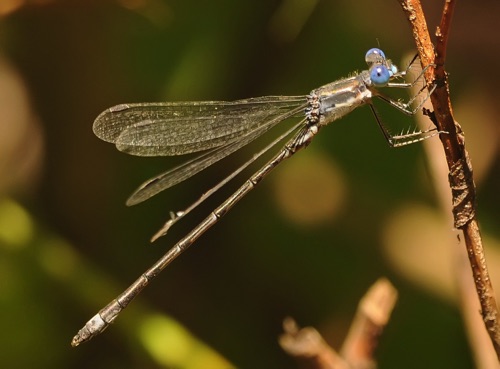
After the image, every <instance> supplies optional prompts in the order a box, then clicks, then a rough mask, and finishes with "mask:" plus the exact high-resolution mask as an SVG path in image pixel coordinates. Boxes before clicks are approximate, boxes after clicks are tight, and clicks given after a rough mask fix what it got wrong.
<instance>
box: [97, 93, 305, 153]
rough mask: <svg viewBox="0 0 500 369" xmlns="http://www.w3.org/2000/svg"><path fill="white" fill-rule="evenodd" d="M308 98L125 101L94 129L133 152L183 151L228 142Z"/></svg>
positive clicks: (103, 136) (257, 127)
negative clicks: (136, 102) (126, 102)
mask: <svg viewBox="0 0 500 369" xmlns="http://www.w3.org/2000/svg"><path fill="white" fill-rule="evenodd" d="M305 103H306V97H305V96H266V97H258V98H252V99H246V100H238V101H233V102H226V101H202V102H177V103H168V102H165V103H140V104H122V105H117V106H114V107H112V108H110V109H108V110H106V111H104V112H103V113H101V114H100V115H99V116H98V117H97V119H96V120H95V122H94V126H93V129H94V133H95V134H96V135H97V137H99V138H101V139H102V140H104V141H108V142H111V143H114V144H115V145H116V147H117V148H118V149H119V150H120V151H123V152H126V153H128V154H132V155H139V156H171V155H182V154H187V153H192V152H198V151H203V150H209V149H213V148H215V147H220V146H224V145H227V144H228V143H230V142H233V141H236V140H238V139H239V138H240V137H242V136H245V135H247V134H249V133H250V132H254V131H255V130H258V129H259V128H260V127H262V126H265V125H267V124H269V123H270V122H272V121H274V119H275V118H276V117H279V116H281V115H283V114H285V113H286V112H288V111H290V110H293V109H295V108H297V107H299V106H304V104H305ZM300 113H301V112H297V113H296V114H297V115H298V114H300Z"/></svg>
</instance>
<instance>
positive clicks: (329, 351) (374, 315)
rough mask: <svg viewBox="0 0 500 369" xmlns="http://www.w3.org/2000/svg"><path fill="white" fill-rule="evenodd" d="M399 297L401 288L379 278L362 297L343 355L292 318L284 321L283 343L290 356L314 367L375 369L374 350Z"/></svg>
mask: <svg viewBox="0 0 500 369" xmlns="http://www.w3.org/2000/svg"><path fill="white" fill-rule="evenodd" d="M396 300H397V291H396V289H395V288H394V287H393V286H392V284H391V283H390V282H389V281H388V280H387V279H385V278H381V279H379V280H378V281H377V282H375V284H374V285H373V286H372V287H371V288H370V289H369V290H368V292H367V293H366V294H365V296H364V297H363V298H362V299H361V301H360V303H359V306H358V311H357V312H356V316H355V317H354V320H353V322H352V324H351V328H350V330H349V333H348V334H347V338H346V339H345V341H344V344H343V346H342V349H341V351H340V354H339V353H337V352H336V351H335V350H334V349H333V348H331V347H330V346H328V344H327V343H326V342H325V341H324V339H323V338H322V337H321V335H320V334H319V332H318V331H317V330H316V329H314V328H312V327H306V328H302V329H299V327H298V326H297V323H296V322H295V321H294V320H293V319H292V318H287V319H285V321H284V322H283V329H284V331H285V333H284V334H283V335H281V337H280V340H279V342H280V345H281V347H282V348H283V350H285V352H287V353H288V354H289V355H290V356H292V357H294V358H295V359H296V360H297V361H299V362H300V363H302V364H304V365H305V366H307V367H308V368H312V369H373V368H375V367H376V364H375V360H374V358H373V352H374V350H375V348H376V347H377V344H378V341H379V337H380V335H381V333H382V331H383V329H384V327H385V326H386V325H387V323H388V321H389V318H390V316H391V313H392V310H393V308H394V305H395V304H396Z"/></svg>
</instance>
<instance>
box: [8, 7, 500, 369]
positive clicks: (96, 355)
mask: <svg viewBox="0 0 500 369" xmlns="http://www.w3.org/2000/svg"><path fill="white" fill-rule="evenodd" d="M0 4H1V5H0V15H1V16H2V18H1V22H2V27H1V28H0V29H1V33H0V42H1V45H2V54H1V55H0V173H1V175H0V197H1V198H2V200H1V201H0V276H1V278H0V281H1V282H0V319H1V320H0V325H1V326H2V330H1V333H0V347H2V349H1V350H0V362H1V363H2V366H3V367H9V368H10V367H15V368H35V367H36V368H51V369H56V368H68V367H71V368H75V369H76V368H88V367H92V368H109V367H112V368H116V367H121V368H160V367H165V368H166V367H175V368H228V367H233V366H234V367H239V368H278V367H295V363H294V362H292V361H291V359H289V358H288V357H287V356H286V355H285V354H284V353H282V352H281V350H280V348H279V346H278V344H277V337H278V335H279V333H280V330H281V321H282V319H283V318H284V317H285V316H287V315H291V316H293V317H294V318H296V319H297V321H298V322H299V324H302V325H313V326H315V327H316V328H317V329H318V330H319V331H320V332H322V334H323V335H324V336H325V337H326V338H327V339H328V340H329V342H330V343H331V344H332V345H333V346H338V345H339V344H340V343H341V342H342V339H343V337H344V335H345V332H346V330H347V328H348V326H349V322H350V319H351V317H352V315H353V313H354V311H355V309H356V305H357V302H358V299H359V298H360V297H361V296H362V295H363V294H364V292H365V290H366V289H367V288H368V287H369V286H370V285H371V284H372V283H373V282H374V281H375V280H376V279H377V278H378V277H380V276H388V277H389V278H390V279H391V281H392V282H393V283H394V284H395V285H396V287H397V288H398V290H399V295H400V299H399V303H398V305H397V306H396V310H395V312H394V316H393V319H392V320H391V322H390V323H389V326H388V328H387V330H386V332H384V334H383V336H382V340H381V345H380V348H379V350H378V359H379V366H380V367H381V368H401V367H405V368H423V367H425V368H443V367H452V368H470V367H472V366H473V364H472V359H471V356H470V353H469V349H468V346H467V338H466V332H465V331H464V329H463V325H462V322H461V318H460V313H459V311H458V309H457V307H456V297H454V296H455V294H454V292H453V290H454V286H453V278H451V277H449V274H450V273H451V272H450V270H452V269H453V257H452V256H450V255H449V254H448V253H447V252H444V251H443V250H445V249H449V248H450V247H452V246H456V245H455V244H453V242H451V243H450V242H449V238H450V235H452V236H453V233H451V229H452V225H451V223H448V222H447V221H446V219H448V218H447V217H446V215H444V214H442V213H441V212H440V208H439V201H438V199H437V196H436V190H435V189H434V188H433V182H432V180H431V178H430V176H429V170H428V167H427V164H426V158H425V155H424V152H423V149H422V147H423V146H422V145H413V146H411V147H405V148H401V149H389V148H388V147H387V145H386V144H385V142H384V140H383V137H382V135H381V134H380V132H378V128H377V126H376V124H375V121H374V119H373V117H372V116H371V114H370V112H369V109H359V111H356V112H354V113H352V114H351V115H350V116H349V117H346V118H345V119H342V120H341V121H339V122H338V123H335V124H333V125H332V126H331V127H328V128H325V129H324V132H322V133H321V134H320V135H319V136H318V137H317V138H316V139H315V141H314V142H313V143H312V144H311V145H310V147H309V148H308V149H307V150H305V151H304V152H302V153H300V154H298V155H297V157H296V158H294V159H292V160H290V161H289V162H287V163H285V164H283V166H282V168H278V169H277V170H276V172H275V173H273V174H272V175H271V176H270V177H269V178H268V179H266V180H265V181H264V182H263V183H262V184H261V185H260V186H259V188H258V189H257V190H256V191H254V192H253V193H252V194H250V195H249V196H248V197H247V198H246V199H244V200H243V201H242V202H241V204H239V205H238V206H237V207H236V208H235V209H234V210H233V211H232V212H231V213H230V214H229V215H228V216H227V217H226V218H225V219H223V220H222V221H221V223H220V224H219V225H217V226H216V227H214V229H212V230H210V231H209V232H208V233H207V234H206V235H204V236H203V237H202V238H201V239H200V240H199V241H198V242H197V243H196V244H195V246H194V247H193V249H192V250H189V251H188V252H187V253H186V254H185V255H183V257H181V258H180V259H179V260H177V261H176V262H175V263H174V264H173V265H171V266H170V267H169V268H168V269H167V270H166V271H165V272H164V273H163V274H162V275H161V276H160V277H159V278H158V280H156V281H155V282H154V283H153V284H152V285H151V286H149V287H148V289H147V290H146V291H145V292H143V293H142V294H141V295H140V297H138V298H137V301H135V302H134V303H133V304H132V305H131V307H130V308H128V309H127V310H126V311H125V312H124V313H123V314H122V315H121V316H120V318H119V319H118V320H117V321H116V323H115V324H114V325H113V326H112V327H111V328H109V329H108V330H107V331H106V332H105V333H104V334H103V335H101V336H99V337H98V338H96V339H94V340H93V341H91V342H90V343H87V344H85V345H82V346H81V347H79V348H77V349H72V348H70V345H69V342H70V340H71V338H72V336H73V335H74V334H75V333H76V331H77V330H78V329H79V328H80V327H81V326H82V325H83V324H84V323H85V322H86V321H87V320H88V319H89V318H90V317H91V316H92V315H93V314H95V312H96V311H97V310H98V309H100V308H101V307H102V306H104V305H105V304H106V303H108V302H109V301H110V300H111V299H112V298H113V297H114V296H115V294H117V293H119V292H120V291H121V290H122V289H124V288H125V287H126V286H127V285H128V283H130V282H132V281H133V280H135V278H136V277H137V276H138V275H139V274H140V273H141V272H142V271H143V270H145V269H146V268H147V267H148V266H149V265H150V264H151V263H152V262H153V261H154V260H156V258H158V257H159V256H160V255H161V254H162V253H163V252H164V251H165V250H166V249H167V248H168V247H169V246H171V245H172V244H173V243H174V242H175V241H176V240H177V239H179V238H180V237H182V235H183V234H184V233H185V232H186V231H188V230H189V229H190V228H191V227H193V226H194V225H195V224H196V222H197V221H198V220H200V219H201V218H202V217H203V216H204V215H206V214H207V213H208V212H209V211H210V209H211V208H213V207H214V206H215V205H216V204H217V203H218V201H220V200H221V199H223V198H224V196H227V195H228V194H229V193H230V191H231V190H233V189H235V188H236V187H237V185H238V183H240V182H241V181H243V179H244V176H239V177H238V179H237V180H236V181H234V182H235V183H231V184H229V185H228V186H227V187H228V188H227V189H224V190H223V191H221V194H218V195H217V196H215V199H213V200H210V201H208V202H207V204H204V205H203V206H201V207H200V209H199V210H198V211H197V212H196V214H194V215H193V216H189V217H188V218H186V219H185V220H184V221H183V222H181V223H179V224H178V225H176V227H174V228H173V229H172V230H171V232H170V233H169V235H168V236H167V237H165V238H163V239H161V240H160V241H157V242H156V243H155V244H153V245H149V244H148V239H149V237H150V236H151V235H152V234H153V233H154V232H155V231H156V230H157V228H158V227H159V226H161V224H162V222H163V221H165V220H166V218H167V217H168V211H169V210H176V209H182V208H183V207H185V206H187V204H189V203H190V202H191V201H193V200H194V199H196V198H197V196H199V195H200V194H201V193H202V192H203V191H205V190H206V189H208V188H209V187H210V186H212V185H213V184H215V183H216V182H217V180H218V179H220V178H222V176H224V174H226V173H227V170H228V168H230V167H236V166H237V165H238V163H240V162H242V161H243V160H244V157H245V155H248V154H250V153H251V152H253V150H255V147H252V148H250V149H249V150H246V151H245V152H244V153H242V154H238V155H235V156H234V157H231V158H228V159H227V160H226V161H225V162H224V163H223V164H222V165H219V166H216V167H214V168H213V169H212V168H211V169H209V170H208V171H207V173H205V174H200V175H199V176H196V177H195V178H193V179H191V180H189V181H187V182H186V183H185V184H182V185H179V186H178V187H176V188H173V189H171V190H169V191H167V192H165V193H164V194H162V195H159V196H158V197H156V198H154V199H152V200H150V201H148V202H146V203H144V204H141V205H139V206H137V207H134V208H126V207H125V206H124V205H123V203H124V200H125V199H126V197H127V195H128V194H129V193H130V192H131V191H132V190H133V189H134V186H135V185H138V184H139V183H141V181H144V180H145V179H147V178H149V177H150V176H153V175H155V174H157V173H160V172H161V171H163V170H166V168H169V167H172V165H175V163H179V161H180V160H182V158H154V159H153V158H149V159H145V158H136V157H131V156H127V155H124V154H121V153H119V152H118V151H116V150H115V148H114V147H113V146H111V145H109V144H105V143H103V142H101V141H99V140H98V139H97V138H96V137H95V136H94V135H93V134H92V130H91V125H92V122H93V119H95V117H96V116H97V115H98V114H99V113H100V112H101V111H102V110H104V109H105V108H108V107H110V106H112V105H114V104H118V103H124V102H140V101H155V100H185V99H190V100H191V99H193V100H194V99H205V100H216V99H227V100H233V99H238V98H245V97H251V96H259V95H268V94H269V95H271V94H274V95H277V94H283V95H284V94H290V95H297V94H306V93H308V92H309V91H310V90H311V89H313V88H316V87H318V86H320V85H322V84H325V83H327V82H330V81H332V80H334V79H337V78H340V77H343V76H346V75H348V74H349V73H351V72H353V71H355V70H360V69H362V68H364V65H363V64H364V61H363V57H364V53H365V51H366V50H367V49H368V48H370V47H374V46H377V45H378V44H380V45H381V47H382V48H383V49H384V51H385V53H386V54H387V55H390V56H391V57H392V59H393V60H394V61H395V62H396V63H399V61H400V60H401V58H402V57H403V55H404V54H406V53H408V52H412V47H413V44H412V38H411V34H410V31H409V27H408V25H407V23H406V21H405V19H404V16H403V13H402V11H401V9H400V8H399V5H398V4H397V3H396V2H390V1H367V0H362V1H356V2H353V1H348V0H345V1H328V0H322V1H320V0H308V1H298V0H282V1H277V0H276V1H274V0H273V1H269V0H266V1H255V0H239V1H229V0H215V1H206V2H202V1H186V0H183V1H180V0H175V1H167V0H165V1H162V0H121V1H119V0H117V1H83V0H82V1H49V0H44V1H41V0H38V1H22V0H10V1H2V2H1V3H0ZM441 6H442V5H441V2H435V1H427V2H426V3H425V4H424V8H425V9H426V10H427V12H428V16H429V18H428V22H429V26H430V28H431V30H433V29H434V25H435V24H437V21H438V19H439V14H440V8H441ZM499 11H500V9H499V5H498V3H497V2H495V1H487V2H483V4H482V6H481V7H477V6H475V5H474V4H466V3H465V2H463V3H462V2H460V4H459V6H458V7H457V11H456V17H455V19H454V25H453V29H452V36H451V40H450V45H449V54H448V65H447V69H448V71H449V72H450V73H451V74H450V80H451V86H452V91H451V92H452V96H453V98H454V100H455V101H454V102H455V106H454V107H455V110H456V116H457V119H458V120H459V121H460V123H461V124H462V125H463V128H464V130H465V132H466V137H467V142H468V144H469V149H470V152H471V157H472V162H473V165H474V168H475V170H476V171H475V174H476V183H477V185H478V191H479V198H478V199H479V219H480V221H481V224H482V225H483V233H484V234H485V235H486V236H488V237H487V239H488V240H490V241H489V242H488V244H489V246H491V247H492V249H491V252H490V254H492V255H496V253H497V252H498V246H496V245H498V244H499V240H498V238H499V237H500V232H499V228H498V219H499V209H500V203H499V201H500V200H499V197H498V194H497V192H498V188H499V186H500V177H499V176H498V172H499V171H498V170H499V163H500V161H499V160H498V159H499V156H498V137H499V130H498V124H496V119H497V118H496V114H495V107H496V104H497V103H496V102H497V100H498V97H499V96H498V89H497V85H496V82H495V81H497V80H499V78H500V76H499V73H500V72H499V69H498V68H497V67H496V60H498V58H496V55H497V54H498V53H499V52H500V47H499V43H500V39H499V37H498V32H496V28H497V27H496V16H495V14H498V12H499ZM471 29H474V30H477V31H475V32H470V30H471ZM486 71H487V73H486ZM383 119H384V121H387V122H394V123H395V124H397V125H399V126H400V127H401V128H402V127H406V126H408V125H411V124H414V123H412V120H411V119H410V118H408V117H404V116H402V115H401V114H399V113H398V112H394V111H391V110H385V109H384V110H383ZM246 175H248V173H246ZM446 180H447V179H446V178H442V179H440V181H446ZM443 232H444V233H445V235H443ZM487 246H488V245H487ZM431 261H432V262H431ZM493 262H494V264H493V265H490V269H492V270H500V265H499V263H497V262H496V261H495V260H493ZM441 272H444V273H445V274H446V275H445V276H444V275H443V274H442V273H441ZM494 278H496V282H495V284H496V287H497V289H498V288H500V276H497V277H495V276H494ZM229 363H231V364H229Z"/></svg>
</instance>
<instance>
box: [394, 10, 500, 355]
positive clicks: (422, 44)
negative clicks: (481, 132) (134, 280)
mask: <svg viewBox="0 0 500 369" xmlns="http://www.w3.org/2000/svg"><path fill="white" fill-rule="evenodd" d="M398 1H399V3H400V4H401V6H402V7H403V10H404V11H405V13H406V15H407V17H408V20H409V22H410V24H411V27H412V31H413V36H414V39H415V42H416V46H417V50H418V53H419V56H420V61H421V63H422V67H425V66H426V65H434V68H428V69H427V71H426V75H425V77H426V82H427V85H428V86H434V85H436V86H437V88H436V90H435V91H434V93H433V94H432V95H431V102H432V106H433V108H434V112H432V113H430V114H429V115H430V117H431V119H432V120H433V121H434V123H435V124H436V126H437V128H438V130H439V131H443V132H448V134H441V135H440V139H441V142H442V144H443V148H444V152H445V156H446V161H447V163H448V168H449V175H448V176H449V182H450V188H451V192H452V197H453V200H452V202H453V208H452V212H453V217H454V222H455V227H456V228H457V229H460V230H462V231H463V234H464V240H465V244H466V249H467V254H468V256H469V262H470V265H471V268H472V274H473V280H474V283H475V287H476V292H477V294H478V296H479V302H480V305H481V314H482V317H483V321H484V324H485V326H486V329H487V331H488V334H489V335H490V339H491V341H492V343H493V346H494V349H495V351H496V353H497V357H498V358H499V359H500V326H499V320H500V315H499V312H498V308H497V304H496V300H495V294H494V291H493V287H492V285H491V281H490V278H489V274H488V269H487V266H486V260H485V256H484V251H483V246H482V240H481V235H480V233H479V227H478V224H477V220H476V217H475V215H476V204H475V197H476V192H475V191H476V190H475V186H474V181H473V176H472V165H471V162H470V159H469V155H468V153H467V150H466V149H465V137H464V134H463V131H462V129H461V127H460V125H459V124H458V123H457V122H456V121H455V119H454V117H453V112H452V106H451V102H450V97H449V85H448V79H447V74H446V71H445V69H444V64H445V58H446V46H447V41H448V35H449V31H450V24H451V17H452V15H453V10H454V6H455V3H456V2H455V0H446V2H445V6H444V9H443V14H442V18H441V23H440V26H439V27H438V28H437V32H436V37H437V42H436V48H435V51H434V45H433V44H432V42H431V38H430V35H429V31H428V29H427V24H426V21H425V17H424V13H423V10H422V7H421V4H420V1H419V0H398Z"/></svg>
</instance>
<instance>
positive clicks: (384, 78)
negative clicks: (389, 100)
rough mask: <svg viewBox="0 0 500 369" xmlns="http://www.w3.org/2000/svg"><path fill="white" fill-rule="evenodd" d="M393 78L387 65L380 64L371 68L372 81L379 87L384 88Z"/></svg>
mask: <svg viewBox="0 0 500 369" xmlns="http://www.w3.org/2000/svg"><path fill="white" fill-rule="evenodd" d="M390 78H391V72H389V69H387V67H386V66H385V65H382V64H378V65H374V66H372V67H371V68H370V79H371V81H372V83H373V84H374V85H375V86H377V87H384V86H385V85H387V83H388V82H389V79H390Z"/></svg>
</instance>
